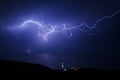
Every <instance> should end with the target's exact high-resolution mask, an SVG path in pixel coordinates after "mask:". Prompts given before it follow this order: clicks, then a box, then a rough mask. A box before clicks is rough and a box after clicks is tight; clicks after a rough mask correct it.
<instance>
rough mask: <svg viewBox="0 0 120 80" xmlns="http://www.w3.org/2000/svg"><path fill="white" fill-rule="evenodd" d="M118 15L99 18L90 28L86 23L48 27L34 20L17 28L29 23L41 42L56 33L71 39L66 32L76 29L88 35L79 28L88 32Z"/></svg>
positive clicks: (70, 35)
mask: <svg viewBox="0 0 120 80" xmlns="http://www.w3.org/2000/svg"><path fill="white" fill-rule="evenodd" d="M118 13H120V10H119V11H117V12H115V13H113V14H112V15H110V16H104V17H102V18H99V19H98V20H97V21H96V22H95V23H94V24H93V25H92V26H89V25H88V24H87V23H81V24H80V25H79V26H72V25H67V24H61V25H49V24H43V23H40V22H38V21H34V20H26V21H24V22H23V23H22V24H20V26H19V28H25V27H26V25H27V24H29V23H32V24H35V25H36V26H37V27H38V30H39V33H38V34H37V35H38V36H41V37H42V38H43V40H45V41H47V40H48V37H49V36H50V35H51V34H53V33H58V32H61V33H64V34H65V35H67V36H68V37H72V33H70V34H69V35H68V34H67V31H70V30H73V29H77V30H80V31H83V32H85V33H88V32H87V31H86V30H84V29H82V28H81V27H82V26H85V27H86V28H88V29H89V30H91V29H94V28H95V27H96V26H97V24H98V23H100V22H101V21H103V20H104V19H109V18H112V17H113V16H115V15H117V14H118Z"/></svg>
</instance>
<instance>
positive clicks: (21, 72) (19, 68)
mask: <svg viewBox="0 0 120 80" xmlns="http://www.w3.org/2000/svg"><path fill="white" fill-rule="evenodd" d="M0 78H1V79H0V80H5V79H7V80H8V79H10V80H12V79H16V80H18V79H22V80H24V79H27V80H28V79H30V80H38V79H39V80H80V79H82V80H84V79H96V80H97V79H111V78H112V79H114V80H116V79H120V71H112V70H97V69H89V68H80V69H78V70H75V71H74V70H67V71H66V72H63V71H62V70H53V69H50V68H48V67H45V66H42V65H37V64H31V63H24V62H17V61H4V60H0Z"/></svg>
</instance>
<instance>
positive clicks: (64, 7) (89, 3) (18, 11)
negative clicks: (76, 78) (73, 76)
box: [0, 0, 120, 69]
mask: <svg viewBox="0 0 120 80" xmlns="http://www.w3.org/2000/svg"><path fill="white" fill-rule="evenodd" d="M119 10H120V1H119V0H0V59H2V60H17V61H23V62H30V63H37V64H42V65H45V66H48V67H50V68H54V69H56V68H61V63H62V62H63V63H64V64H65V67H66V68H70V67H72V66H73V67H82V68H86V67H90V68H100V69H120V31H119V30H120V13H118V14H116V15H115V16H113V17H112V18H109V19H104V20H102V21H101V22H100V23H98V24H97V25H96V27H95V28H94V29H92V31H91V32H93V33H94V32H95V34H94V35H90V34H87V33H85V32H82V31H76V30H72V33H73V35H72V37H66V36H64V35H61V34H59V33H56V34H53V35H52V36H50V37H49V40H48V41H44V40H42V39H41V37H36V33H35V31H34V29H33V27H31V28H27V29H26V30H23V31H16V30H10V29H8V28H12V27H14V26H16V25H19V24H21V23H22V22H24V21H25V20H27V19H34V20H37V21H43V22H44V23H45V24H62V23H68V24H71V25H80V24H81V23H87V24H88V25H89V26H92V25H93V24H94V23H95V21H97V20H98V19H99V18H101V17H104V16H109V15H112V14H113V13H115V12H116V11H119ZM31 25H33V24H31ZM33 26H35V25H33ZM83 28H85V30H86V31H88V30H87V29H86V27H85V26H83Z"/></svg>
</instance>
